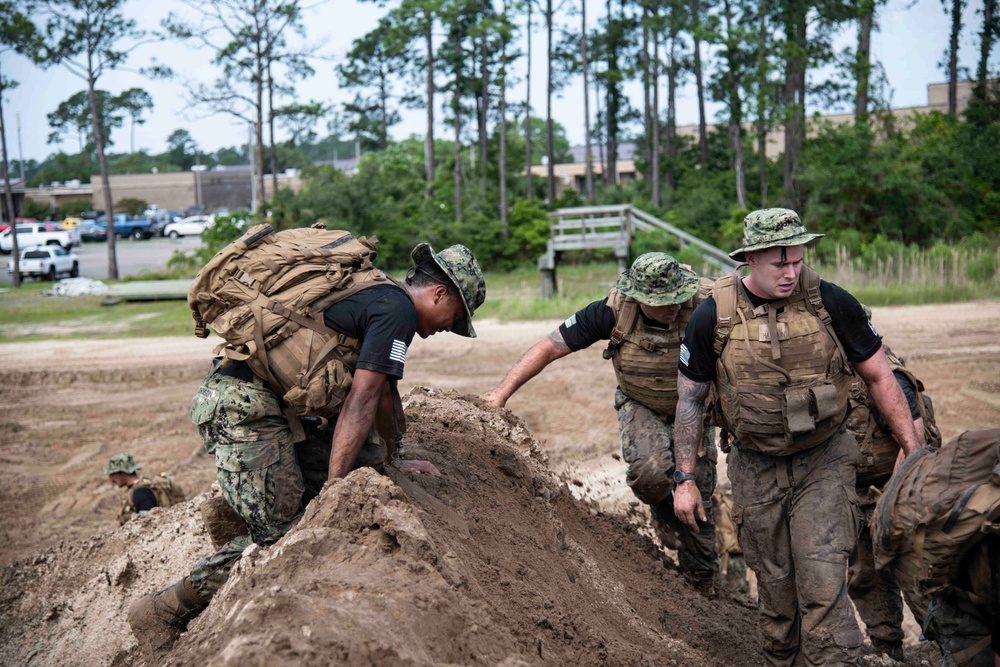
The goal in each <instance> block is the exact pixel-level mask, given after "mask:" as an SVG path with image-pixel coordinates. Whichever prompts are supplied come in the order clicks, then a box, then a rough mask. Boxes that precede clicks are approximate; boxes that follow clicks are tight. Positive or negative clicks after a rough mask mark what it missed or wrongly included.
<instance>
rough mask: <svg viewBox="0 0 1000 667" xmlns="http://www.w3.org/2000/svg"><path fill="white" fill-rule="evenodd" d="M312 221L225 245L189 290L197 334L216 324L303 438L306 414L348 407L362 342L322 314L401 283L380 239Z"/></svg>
mask: <svg viewBox="0 0 1000 667" xmlns="http://www.w3.org/2000/svg"><path fill="white" fill-rule="evenodd" d="M325 227H326V226H325V225H324V224H323V223H317V224H315V225H313V226H312V227H311V228H304V229H288V230H284V231H280V232H275V231H274V229H272V228H271V226H270V225H257V226H255V227H253V228H251V229H250V230H248V231H247V232H246V233H245V234H244V235H243V236H242V237H240V238H239V239H237V240H236V241H234V242H232V243H230V244H229V245H228V246H226V247H225V248H223V249H222V250H220V251H219V252H218V253H217V254H216V255H215V257H213V258H212V260H211V261H209V263H208V264H206V265H205V267H204V268H203V269H202V270H201V271H200V272H199V273H198V275H197V277H196V278H195V279H194V282H193V283H192V284H191V287H190V289H189V290H188V305H189V306H190V307H191V310H192V311H193V317H194V320H195V334H196V335H198V336H201V337H205V336H207V331H206V326H210V327H211V328H212V330H213V331H215V333H217V334H218V335H219V336H221V337H222V338H223V339H224V340H225V342H224V343H222V344H221V345H219V347H218V348H216V353H219V352H220V351H221V352H222V353H223V354H224V355H225V357H226V358H227V359H230V360H235V361H245V362H246V363H247V364H248V365H249V366H250V368H251V369H252V370H253V372H254V373H255V374H256V375H257V376H259V377H261V378H263V379H264V380H266V381H268V383H269V384H270V385H271V388H272V389H273V390H274V391H275V392H276V393H277V394H278V395H279V396H281V398H282V399H283V400H284V402H285V404H286V406H287V409H286V412H285V414H286V416H287V417H288V418H289V422H290V424H291V426H292V430H293V433H294V434H295V435H296V439H297V440H298V439H301V437H302V435H301V424H300V422H299V420H298V417H299V416H303V415H311V416H316V417H320V418H323V419H326V418H329V417H334V416H336V415H337V414H338V413H339V412H340V408H341V405H342V403H343V401H344V398H345V397H346V396H347V393H348V391H349V390H350V387H351V382H352V379H353V373H354V365H355V363H356V361H357V355H358V351H359V349H360V343H359V341H357V340H356V339H353V338H350V337H348V336H345V335H344V334H341V333H339V332H337V331H335V330H333V329H330V328H329V327H327V326H326V325H325V323H324V321H323V312H324V311H325V310H326V309H327V308H329V307H330V306H331V305H333V304H334V303H336V302H338V301H340V300H341V299H344V298H346V297H348V296H350V295H352V294H354V293H356V292H358V291H360V290H362V289H365V288H366V287H371V286H373V285H377V284H398V283H396V281H394V280H393V279H392V278H390V277H389V276H387V275H386V274H385V273H383V272H382V271H380V270H379V269H376V268H374V267H373V266H372V260H374V259H375V256H376V244H377V243H378V239H376V238H375V237H372V238H371V239H366V238H365V237H360V238H358V237H355V236H354V235H353V234H351V233H349V232H346V231H336V230H327V229H326V228H325Z"/></svg>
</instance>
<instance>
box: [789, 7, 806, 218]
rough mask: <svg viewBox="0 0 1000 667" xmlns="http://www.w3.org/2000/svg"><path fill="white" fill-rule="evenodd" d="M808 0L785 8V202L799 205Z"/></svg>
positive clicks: (791, 205) (795, 205) (792, 206)
mask: <svg viewBox="0 0 1000 667" xmlns="http://www.w3.org/2000/svg"><path fill="white" fill-rule="evenodd" d="M807 8H808V5H807V4H806V2H805V0H792V2H790V3H789V4H788V8H787V9H786V10H785V11H786V15H785V38H786V41H787V46H786V47H785V48H786V50H787V52H788V54H787V56H786V57H785V166H784V181H785V203H786V205H788V206H789V207H791V208H796V207H798V205H799V201H798V199H799V192H798V190H799V188H798V173H799V162H800V161H801V158H802V142H803V137H804V130H805V128H804V125H805V76H806V12H807Z"/></svg>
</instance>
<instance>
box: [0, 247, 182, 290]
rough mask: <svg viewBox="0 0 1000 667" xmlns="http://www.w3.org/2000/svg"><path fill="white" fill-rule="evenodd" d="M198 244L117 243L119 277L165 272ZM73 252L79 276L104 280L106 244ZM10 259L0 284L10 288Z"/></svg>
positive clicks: (5, 259)
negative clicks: (176, 256)
mask: <svg viewBox="0 0 1000 667" xmlns="http://www.w3.org/2000/svg"><path fill="white" fill-rule="evenodd" d="M200 244H201V239H200V238H199V237H197V236H184V237H181V238H179V239H167V238H154V239H149V240H145V241H133V240H131V239H126V240H119V241H118V243H117V244H116V245H115V249H116V251H117V252H116V254H117V255H118V276H119V277H120V278H125V277H127V276H138V275H142V274H143V273H148V272H150V271H159V270H161V269H165V268H166V267H167V262H168V261H169V260H170V257H171V256H172V255H173V254H174V253H175V252H177V251H179V250H183V251H189V250H193V249H195V248H197V247H198V246H199V245H200ZM73 253H74V254H76V255H77V257H79V258H80V275H81V276H84V277H86V278H94V279H96V280H106V279H107V277H108V245H107V243H84V244H83V245H82V246H80V247H78V248H73ZM10 259H11V256H10V255H3V256H2V264H0V266H2V270H0V284H4V285H9V284H10V282H11V276H10V274H9V273H7V263H8V262H9V261H10Z"/></svg>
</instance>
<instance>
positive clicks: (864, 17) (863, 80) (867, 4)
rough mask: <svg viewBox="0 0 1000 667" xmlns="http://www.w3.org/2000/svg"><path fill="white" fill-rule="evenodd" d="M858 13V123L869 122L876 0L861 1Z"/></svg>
mask: <svg viewBox="0 0 1000 667" xmlns="http://www.w3.org/2000/svg"><path fill="white" fill-rule="evenodd" d="M858 11H859V12H860V16H859V17H858V54H857V62H856V65H855V67H856V68H857V77H858V86H857V94H856V95H855V107H854V119H855V122H857V123H867V122H868V80H869V78H870V77H871V71H872V64H871V43H872V23H873V22H874V20H875V0H861V2H860V4H859V7H858Z"/></svg>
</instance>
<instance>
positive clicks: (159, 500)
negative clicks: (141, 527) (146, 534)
mask: <svg viewBox="0 0 1000 667" xmlns="http://www.w3.org/2000/svg"><path fill="white" fill-rule="evenodd" d="M139 489H149V490H150V491H152V492H153V495H154V496H156V506H157V507H170V506H171V505H176V504H177V503H180V502H183V501H184V490H183V489H182V488H181V486H180V485H179V484H177V483H175V482H174V478H173V477H169V476H168V475H166V474H165V473H160V476H159V477H154V478H153V479H149V478H148V477H143V478H142V479H141V480H139V481H138V482H136V483H135V484H133V485H132V486H130V487H128V489H126V491H125V497H124V498H123V499H122V508H121V510H120V511H119V512H118V524H119V525H125V524H126V523H127V522H128V521H129V520H131V519H132V518H133V517H135V516H138V513H137V512H136V509H135V492H136V491H138V490H139Z"/></svg>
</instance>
